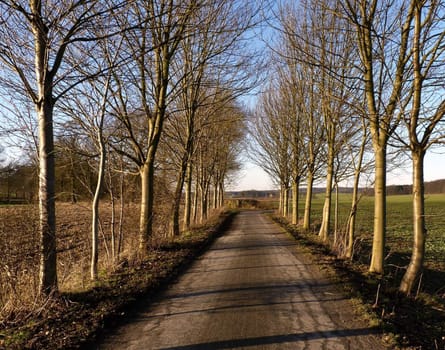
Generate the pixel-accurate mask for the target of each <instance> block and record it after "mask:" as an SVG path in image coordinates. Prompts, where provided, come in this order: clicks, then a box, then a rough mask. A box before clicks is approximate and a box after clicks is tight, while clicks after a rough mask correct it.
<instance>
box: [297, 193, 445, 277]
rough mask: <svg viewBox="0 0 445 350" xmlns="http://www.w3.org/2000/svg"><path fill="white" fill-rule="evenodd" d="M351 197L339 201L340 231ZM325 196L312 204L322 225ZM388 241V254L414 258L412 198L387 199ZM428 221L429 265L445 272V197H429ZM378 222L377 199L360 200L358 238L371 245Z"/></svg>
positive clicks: (441, 195)
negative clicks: (375, 224)
mask: <svg viewBox="0 0 445 350" xmlns="http://www.w3.org/2000/svg"><path fill="white" fill-rule="evenodd" d="M351 197H352V196H351V195H350V194H340V195H339V200H338V228H339V230H342V229H344V228H345V227H346V224H347V220H348V215H349V211H350V208H351ZM323 203H324V194H316V195H314V197H313V202H312V210H311V215H312V220H313V221H314V222H319V221H321V213H322V208H323ZM386 205H387V237H386V244H387V249H388V254H394V253H397V254H403V255H407V256H408V257H409V255H410V254H411V250H412V244H413V221H412V217H413V215H412V196H411V195H394V196H388V197H387V204H386ZM303 211H304V196H302V197H301V199H300V202H299V216H300V218H301V217H302V216H303ZM334 211H335V195H333V197H332V211H331V215H332V216H331V219H332V222H331V225H332V226H333V225H334ZM425 218H426V227H427V230H428V235H427V242H426V257H425V264H426V266H427V267H429V268H434V269H437V268H439V269H441V270H445V259H444V256H445V239H444V238H445V237H444V236H445V235H444V230H445V229H444V228H445V194H427V195H426V196H425ZM373 221H374V197H373V196H362V197H361V198H360V202H359V206H358V213H357V223H356V225H357V226H356V234H357V236H358V237H361V238H362V239H363V240H364V241H365V242H368V244H371V241H372V235H373Z"/></svg>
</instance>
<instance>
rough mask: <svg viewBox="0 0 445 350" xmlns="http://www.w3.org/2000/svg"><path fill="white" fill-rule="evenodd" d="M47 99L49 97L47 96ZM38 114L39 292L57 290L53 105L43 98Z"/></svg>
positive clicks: (43, 293)
mask: <svg viewBox="0 0 445 350" xmlns="http://www.w3.org/2000/svg"><path fill="white" fill-rule="evenodd" d="M48 99H50V97H48ZM37 113H38V117H39V162H40V168H39V211H40V220H39V223H40V276H39V292H40V294H42V295H49V294H51V293H57V291H58V285H57V253H56V206H55V188H54V187H55V163H54V136H53V135H54V134H53V106H52V104H51V103H50V102H48V101H43V102H42V103H41V104H40V105H38V107H37Z"/></svg>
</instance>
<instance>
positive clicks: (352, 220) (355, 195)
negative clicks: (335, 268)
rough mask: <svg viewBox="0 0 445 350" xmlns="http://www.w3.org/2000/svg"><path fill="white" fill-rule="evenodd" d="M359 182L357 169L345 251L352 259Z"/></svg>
mask: <svg viewBox="0 0 445 350" xmlns="http://www.w3.org/2000/svg"><path fill="white" fill-rule="evenodd" d="M359 182H360V169H358V170H356V171H355V176H354V186H353V189H352V203H351V211H350V213H349V218H348V227H347V235H348V236H347V238H348V242H347V245H346V253H345V256H346V257H347V258H348V259H352V257H353V255H354V240H355V220H356V218H357V205H358V185H359Z"/></svg>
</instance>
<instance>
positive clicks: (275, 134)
mask: <svg viewBox="0 0 445 350" xmlns="http://www.w3.org/2000/svg"><path fill="white" fill-rule="evenodd" d="M280 97H281V96H280V88H279V84H278V82H277V81H276V80H275V81H272V82H271V83H270V85H269V87H268V89H267V91H265V92H264V93H263V94H262V95H261V96H260V99H259V103H258V104H257V107H256V111H255V115H254V116H252V118H251V119H250V120H249V135H250V137H251V139H252V143H251V148H252V149H251V151H250V157H251V158H252V160H253V161H254V162H255V163H256V164H258V166H259V167H261V168H262V169H263V170H264V171H265V172H266V173H267V174H269V175H270V176H271V178H272V179H273V180H274V181H275V182H276V183H277V184H278V185H279V187H280V206H279V211H280V214H281V215H283V216H287V214H288V192H289V188H290V180H291V174H292V169H291V167H290V164H291V161H290V160H291V158H290V157H291V156H290V152H291V150H290V148H291V145H290V139H289V130H290V129H291V128H290V120H289V118H288V115H287V114H285V113H282V112H283V111H282V109H283V104H282V100H281V99H280Z"/></svg>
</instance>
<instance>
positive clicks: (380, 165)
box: [369, 143, 386, 273]
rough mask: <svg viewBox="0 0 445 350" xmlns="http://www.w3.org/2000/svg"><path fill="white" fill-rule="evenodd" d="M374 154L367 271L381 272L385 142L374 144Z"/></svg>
mask: <svg viewBox="0 0 445 350" xmlns="http://www.w3.org/2000/svg"><path fill="white" fill-rule="evenodd" d="M374 154H375V185H374V238H373V241H372V256H371V263H370V266H369V271H370V272H375V273H383V263H384V253H385V239H386V143H385V146H380V147H379V146H374Z"/></svg>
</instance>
